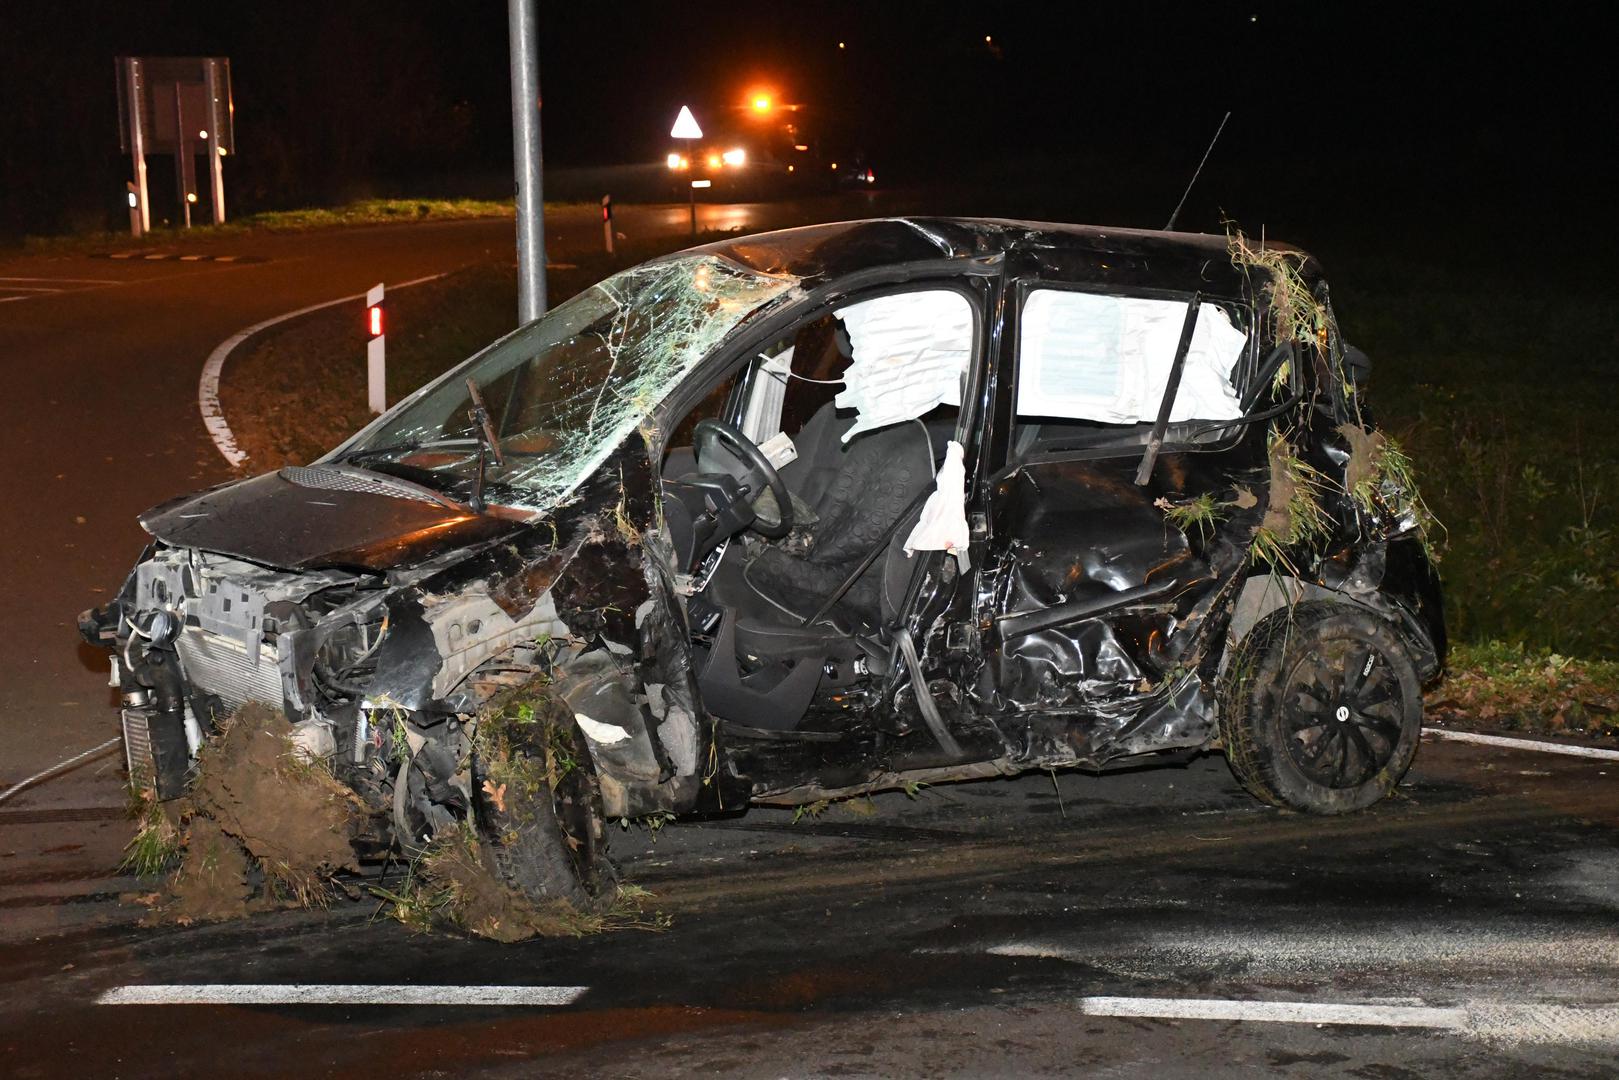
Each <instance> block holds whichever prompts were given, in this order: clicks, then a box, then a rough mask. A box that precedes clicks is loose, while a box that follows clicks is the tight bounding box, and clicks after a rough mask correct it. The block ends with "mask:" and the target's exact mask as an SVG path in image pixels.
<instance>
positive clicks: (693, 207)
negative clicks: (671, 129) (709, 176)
mask: <svg viewBox="0 0 1619 1080" xmlns="http://www.w3.org/2000/svg"><path fill="white" fill-rule="evenodd" d="M691 156H692V157H693V158H696V157H697V155H696V154H692V155H691ZM686 199H687V202H686V205H687V207H688V208H689V209H690V211H691V235H692V237H693V238H694V239H695V238H696V236H697V183H696V181H693V180H687V181H686Z"/></svg>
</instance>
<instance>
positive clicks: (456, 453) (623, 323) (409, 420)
mask: <svg viewBox="0 0 1619 1080" xmlns="http://www.w3.org/2000/svg"><path fill="white" fill-rule="evenodd" d="M796 283H797V279H796V278H792V277H787V276H767V275H764V274H760V273H756V272H754V271H751V270H748V269H746V268H744V267H741V266H738V265H737V264H735V263H732V262H729V261H726V260H724V259H720V258H717V257H715V256H712V255H691V256H685V257H681V258H674V259H669V260H665V261H662V262H655V263H650V264H646V265H643V266H637V267H633V268H631V269H629V270H625V271H623V272H621V273H618V274H615V275H614V276H612V277H610V278H607V279H606V280H605V281H602V282H600V283H599V284H597V285H595V286H593V287H592V288H590V289H588V290H586V291H585V292H583V293H581V294H580V295H578V296H577V297H575V298H573V299H572V300H569V301H568V302H567V303H565V304H562V305H560V306H559V307H557V308H556V309H554V310H553V311H551V312H550V313H549V314H548V315H546V316H545V317H544V318H542V319H540V320H538V321H536V322H534V323H530V324H529V325H528V326H525V327H522V328H520V329H519V330H517V331H516V332H515V333H513V334H510V335H508V336H507V337H505V338H503V339H501V340H500V341H498V342H496V343H495V344H494V345H492V346H491V347H490V348H489V349H487V350H485V351H484V352H483V353H482V354H480V355H479V356H476V357H474V358H473V359H472V360H470V361H468V363H467V364H465V365H462V366H461V367H460V368H458V369H456V370H455V371H452V372H451V373H449V374H448V375H446V376H445V377H443V378H441V379H440V380H438V381H437V382H435V383H433V384H431V385H430V386H428V387H427V388H426V389H424V390H422V391H420V392H418V393H417V394H416V395H414V396H413V397H411V398H409V399H407V400H406V402H404V403H403V404H402V405H401V406H400V408H399V409H398V410H397V411H396V412H394V413H392V414H390V415H389V416H387V417H384V418H383V419H382V420H381V421H379V422H378V423H377V424H376V425H374V426H373V427H372V428H370V429H368V430H367V431H366V432H363V433H362V435H361V436H360V438H358V439H356V440H355V441H354V442H353V443H351V444H350V445H348V446H346V447H344V448H343V449H342V450H341V451H340V456H342V457H344V458H346V459H352V458H354V457H356V456H357V455H358V456H360V457H363V458H368V459H370V460H377V459H381V460H392V461H394V462H398V463H401V464H405V465H410V466H414V467H417V468H426V469H429V470H431V471H433V472H438V473H442V474H446V478H447V479H452V480H460V481H464V480H468V479H469V478H470V477H471V475H472V473H473V471H474V470H475V469H476V465H477V440H476V437H475V430H474V428H473V425H472V422H471V421H470V420H469V419H468V416H467V413H468V410H469V409H470V407H471V399H470V395H469V394H468V393H467V390H466V379H467V377H469V376H470V377H471V378H472V379H473V380H474V381H475V382H476V383H477V384H478V386H479V387H480V389H481V390H482V393H483V397H484V400H485V401H486V402H487V403H488V405H489V411H490V414H491V418H492V420H493V426H494V429H495V432H496V435H497V437H498V439H499V441H500V446H501V450H502V451H503V455H504V457H505V466H504V468H501V467H497V466H494V465H493V464H491V465H490V467H489V473H488V477H489V481H490V483H491V484H496V485H500V487H501V489H502V490H503V491H504V492H506V493H507V494H506V495H505V497H504V498H503V500H502V501H503V502H505V503H507V504H508V505H514V506H517V507H520V508H523V509H532V510H546V509H549V508H551V507H553V506H555V505H557V504H558V503H559V502H561V501H562V500H563V499H565V498H567V496H568V495H569V494H570V493H571V492H572V491H573V490H574V488H576V487H577V486H578V485H579V483H580V482H581V481H583V480H584V479H585V478H586V477H588V476H589V475H591V473H592V472H594V471H595V470H596V468H597V467H598V466H599V465H601V463H602V462H603V461H605V460H606V459H607V457H608V456H609V455H610V454H611V453H612V452H613V451H614V450H615V449H616V448H617V447H618V446H619V444H620V443H622V442H623V440H624V438H625V437H626V436H627V435H629V434H630V432H632V431H633V430H635V428H636V427H637V426H638V425H639V424H641V423H642V422H643V421H645V420H646V418H647V417H648V416H649V415H650V414H651V412H652V410H653V409H654V408H655V407H657V405H658V404H659V403H660V402H661V401H662V400H663V399H664V397H665V396H667V395H668V394H669V392H670V391H671V390H673V389H674V387H675V386H676V385H677V384H678V383H679V382H680V380H681V379H682V378H684V377H685V376H686V374H687V373H689V372H690V371H691V370H692V369H693V368H694V367H695V366H696V365H697V363H698V362H699V361H700V360H702V359H703V357H705V356H707V355H708V354H709V353H710V352H711V351H712V350H713V349H714V347H715V346H716V345H717V344H718V343H719V342H720V340H721V339H723V338H724V337H725V336H726V335H727V334H728V333H730V332H731V330H732V329H734V328H735V327H736V325H737V324H738V323H740V322H741V321H742V320H743V319H744V318H746V317H747V316H748V315H750V314H752V313H753V312H754V311H757V310H758V309H759V308H761V307H763V306H765V305H766V304H769V303H770V302H771V301H773V300H775V299H777V298H778V297H780V296H781V295H783V294H784V293H786V292H787V291H788V290H790V289H791V288H792V287H793V286H794V285H795V284H796Z"/></svg>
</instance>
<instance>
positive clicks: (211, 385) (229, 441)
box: [197, 273, 444, 468]
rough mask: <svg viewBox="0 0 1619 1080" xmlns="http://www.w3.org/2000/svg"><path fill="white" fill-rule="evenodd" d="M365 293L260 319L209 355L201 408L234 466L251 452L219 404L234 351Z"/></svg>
mask: <svg viewBox="0 0 1619 1080" xmlns="http://www.w3.org/2000/svg"><path fill="white" fill-rule="evenodd" d="M443 276H444V273H437V274H429V275H427V276H426V277H419V278H413V279H411V280H410V281H401V282H400V283H399V284H397V285H389V286H388V288H390V289H406V288H409V287H410V286H412V285H422V284H425V283H426V282H429V281H437V280H438V279H439V278H441V277H443ZM364 297H365V293H363V292H357V293H354V294H352V295H349V296H339V297H338V298H337V299H336V300H323V301H321V302H320V303H318V304H310V305H309V306H308V307H301V308H299V309H298V310H297V311H289V312H286V313H285V314H282V315H276V316H274V317H273V318H269V319H265V320H264V321H263V322H256V323H254V324H253V325H252V326H249V327H248V328H247V329H245V330H238V331H237V332H236V333H234V334H232V335H231V336H230V337H228V338H226V339H225V340H224V341H221V342H220V343H219V344H218V345H217V346H215V347H214V351H213V352H211V353H209V354H208V359H207V360H206V361H204V363H203V365H202V378H201V379H199V380H198V382H197V408H198V409H200V410H201V411H202V425H203V427H205V428H207V429H208V437H209V438H210V439H212V440H213V441H214V446H215V447H216V448H217V449H218V450H219V452H220V454H221V455H223V456H224V458H225V460H226V461H227V462H228V463H229V464H230V465H231V466H232V467H233V468H234V467H235V466H237V465H240V464H241V463H242V462H244V461H246V460H247V454H246V453H245V452H243V450H242V448H241V447H239V446H237V445H236V436H235V435H234V434H232V433H231V429H230V424H228V423H226V421H225V412H224V410H223V409H221V408H220V406H219V376H220V373H221V372H223V371H224V370H225V361H226V359H228V358H229V357H230V354H231V352H232V350H234V349H235V348H236V346H238V345H240V344H241V343H242V342H244V341H246V340H247V339H248V338H250V337H252V336H253V335H254V334H256V333H258V332H259V331H260V330H267V329H269V328H270V327H272V326H274V325H276V324H277V323H283V322H286V321H287V320H288V319H296V318H297V317H298V316H300V315H308V314H309V313H310V312H313V311H320V310H321V309H323V308H329V307H336V306H337V305H338V304H346V303H348V302H349V301H351V300H361V299H364Z"/></svg>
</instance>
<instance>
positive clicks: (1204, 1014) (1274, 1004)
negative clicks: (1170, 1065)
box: [1079, 997, 1468, 1031]
mask: <svg viewBox="0 0 1619 1080" xmlns="http://www.w3.org/2000/svg"><path fill="white" fill-rule="evenodd" d="M1079 1007H1080V1009H1081V1010H1082V1011H1084V1012H1085V1013H1086V1014H1087V1015H1090V1016H1151V1017H1159V1018H1162V1019H1166V1020H1258V1021H1265V1022H1269V1023H1281V1024H1357V1025H1361V1026H1366V1027H1425V1028H1445V1029H1449V1030H1453V1031H1454V1030H1460V1029H1463V1028H1465V1027H1466V1026H1467V1020H1468V1017H1467V1010H1466V1009H1458V1008H1449V1009H1446V1008H1432V1007H1430V1006H1426V1005H1337V1004H1330V1003H1325V1002H1318V1001H1233V1000H1229V999H1223V998H1149V997H1139V998H1138V997H1087V998H1080V999H1079Z"/></svg>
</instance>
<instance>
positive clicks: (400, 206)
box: [22, 199, 570, 255]
mask: <svg viewBox="0 0 1619 1080" xmlns="http://www.w3.org/2000/svg"><path fill="white" fill-rule="evenodd" d="M566 205H570V204H567V203H547V204H546V208H547V209H558V208H560V207H562V206H566ZM515 214H516V209H515V207H514V206H513V204H512V203H511V202H510V201H507V200H504V199H502V200H495V199H360V200H357V201H355V202H351V203H345V204H344V205H342V206H330V207H306V208H304V209H299V210H266V211H263V212H261V213H257V214H247V215H244V216H243V217H239V218H234V219H232V220H230V221H227V222H225V224H223V225H196V226H193V227H192V228H190V229H181V228H170V227H165V226H157V227H155V228H153V229H152V230H151V231H150V232H148V233H147V234H146V235H145V236H143V237H141V238H140V239H138V240H137V239H136V238H134V237H132V236H130V235H129V233H127V232H122V231H120V232H106V231H97V232H85V233H73V234H71V235H67V236H29V237H25V238H24V239H23V245H22V246H23V250H24V251H27V252H32V253H38V254H52V255H66V254H76V253H82V252H86V251H98V250H104V249H106V248H117V249H119V250H132V249H141V248H172V247H176V246H189V245H193V244H204V243H207V242H209V241H211V240H221V239H234V238H238V237H242V236H247V235H251V234H253V233H260V232H272V233H288V232H303V231H307V230H310V229H330V228H338V227H351V226H355V225H396V224H399V223H401V222H410V221H461V220H465V219H469V218H498V217H513V216H515Z"/></svg>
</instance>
